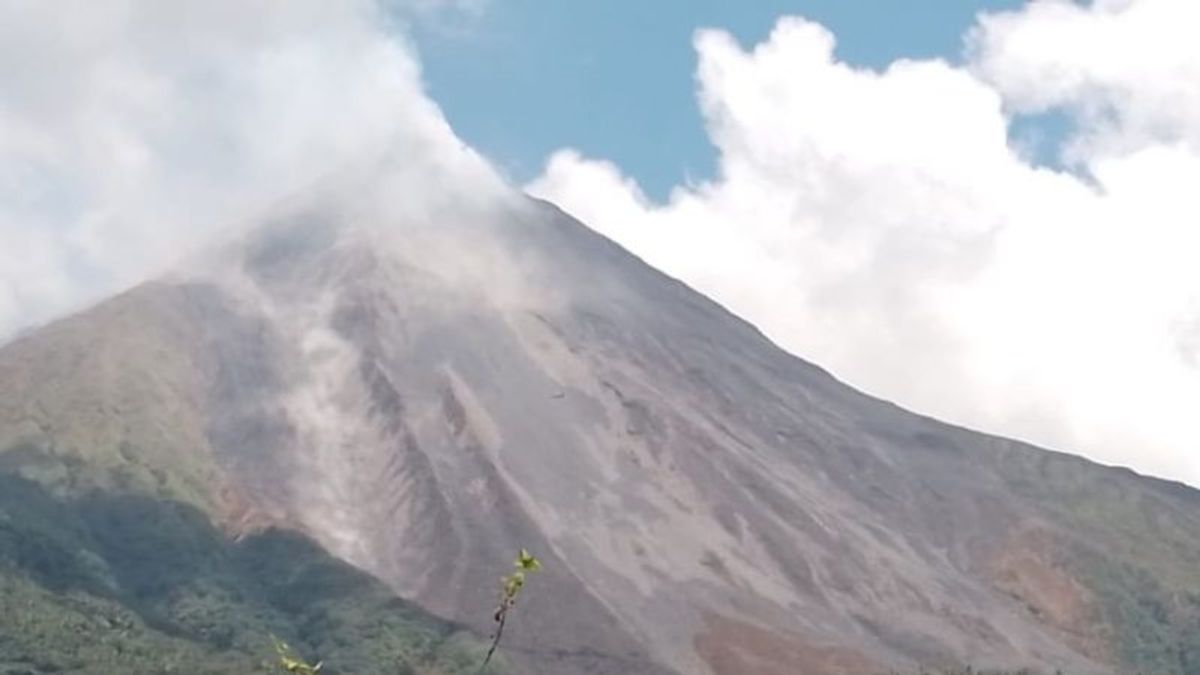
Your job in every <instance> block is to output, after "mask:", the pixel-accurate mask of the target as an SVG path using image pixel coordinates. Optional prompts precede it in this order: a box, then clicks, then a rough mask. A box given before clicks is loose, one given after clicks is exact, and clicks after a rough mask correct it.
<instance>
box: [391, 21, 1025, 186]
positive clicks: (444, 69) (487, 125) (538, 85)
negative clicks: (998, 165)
mask: <svg viewBox="0 0 1200 675" xmlns="http://www.w3.org/2000/svg"><path fill="white" fill-rule="evenodd" d="M1021 4H1022V3H1021V2H1019V1H1018V0H971V1H967V0H961V1H960V0H953V1H946V0H941V1H939V0H924V1H923V2H913V1H912V0H872V1H871V2H863V1H858V2H853V1H847V0H799V1H797V0H792V1H785V0H754V1H753V2H729V1H726V0H655V1H654V2H646V1H645V0H605V1H604V2H559V1H555V0H488V1H487V2H485V3H484V4H483V5H481V10H480V13H479V14H478V15H475V16H472V17H470V18H463V17H458V18H457V20H455V21H453V22H450V23H448V21H447V17H445V16H437V17H434V18H432V19H431V20H428V21H424V22H418V23H417V25H416V30H415V31H414V38H415V41H416V43H417V48H418V52H419V53H420V55H421V60H422V64H423V68H424V76H425V80H426V83H427V86H428V88H429V92H430V95H431V96H432V98H433V99H434V100H435V101H437V102H438V104H440V105H441V107H442V109H443V111H444V112H445V114H446V116H447V117H448V118H449V120H450V123H451V125H452V126H453V127H454V129H455V131H456V132H457V133H458V135H459V136H461V137H462V138H463V139H464V140H465V141H466V142H467V143H469V144H471V145H472V146H474V147H475V148H477V149H479V150H481V151H482V152H483V153H484V154H486V155H487V156H488V157H489V158H490V159H492V160H493V161H494V162H495V163H496V164H497V165H499V166H500V167H501V168H502V169H503V170H504V171H506V172H507V173H508V174H509V176H510V177H511V178H512V179H513V180H514V181H515V182H517V183H524V182H526V181H527V180H529V179H531V178H533V177H534V176H536V175H537V174H538V173H540V171H541V169H542V164H543V162H544V161H545V158H546V157H547V155H549V154H550V153H551V152H553V151H554V150H556V149H558V148H561V147H568V146H569V147H574V148H577V149H579V150H581V151H582V152H583V153H584V154H585V155H588V156H593V157H604V158H607V159H610V160H612V161H614V162H616V163H617V164H618V165H620V166H621V167H623V168H624V169H625V170H626V171H627V172H629V174H630V175H632V176H633V177H634V178H636V179H637V180H638V182H639V184H640V185H641V187H642V188H643V189H644V190H645V192H646V193H647V194H648V195H650V196H651V197H654V198H657V199H661V198H663V197H665V196H666V194H667V192H668V191H669V190H670V188H671V186H673V185H677V184H680V183H683V182H685V181H686V180H688V179H689V178H690V179H692V180H699V179H703V178H706V177H709V176H710V175H711V174H712V170H713V161H714V153H713V149H712V147H711V145H710V144H709V142H708V139H707V137H706V136H705V133H704V129H703V127H702V122H701V119H700V114H699V111H698V110H697V107H696V102H695V93H694V90H695V87H694V82H693V78H692V74H693V71H694V69H695V65H696V55H695V52H694V50H693V49H692V41H691V37H692V33H693V32H694V31H695V30H696V29H697V28H707V27H716V28H722V29H724V30H727V31H729V32H730V33H732V34H733V35H735V36H736V37H737V38H738V40H739V41H740V42H741V43H742V44H743V45H744V46H751V45H753V44H756V43H758V42H760V41H762V40H763V39H764V38H765V37H766V36H767V34H768V33H769V31H770V29H771V27H772V26H773V25H774V23H775V21H776V20H777V19H778V18H779V17H780V16H783V15H800V16H804V17H806V18H809V19H812V20H815V21H817V22H819V23H821V24H823V25H825V26H826V27H827V28H829V29H831V30H832V31H833V32H834V34H835V35H836V36H837V38H838V46H837V52H836V54H837V56H838V58H839V59H841V60H844V61H846V62H848V63H851V64H854V65H859V66H869V67H873V68H881V67H883V66H886V65H887V64H888V63H890V62H892V61H893V60H895V59H897V58H904V57H907V58H929V57H942V58H945V59H947V60H950V61H958V60H959V59H960V55H961V52H962V36H963V33H964V32H965V31H966V29H967V28H968V27H969V26H971V24H972V23H973V21H974V18H975V15H976V14H977V13H978V12H980V11H988V10H1001V9H1009V8H1015V7H1019V6H1020V5H1021ZM1032 135H1035V134H1031V136H1032Z"/></svg>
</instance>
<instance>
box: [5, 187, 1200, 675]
mask: <svg viewBox="0 0 1200 675" xmlns="http://www.w3.org/2000/svg"><path fill="white" fill-rule="evenodd" d="M389 214H390V212H389V211H388V210H387V209H386V208H385V209H382V210H381V209H380V208H379V207H378V205H377V204H373V205H372V206H371V207H370V208H366V207H363V208H357V207H347V206H345V204H344V203H342V202H338V203H337V204H336V205H335V206H331V205H329V204H326V203H323V202H321V201H320V200H313V201H312V202H311V203H303V204H293V205H291V206H289V207H288V208H286V209H282V210H281V212H280V213H279V214H277V217H274V218H273V219H271V220H269V222H267V223H266V224H265V225H262V226H260V227H258V228H256V229H254V230H253V231H251V232H249V233H248V234H246V235H244V236H243V237H241V238H239V239H237V240H235V241H232V242H228V243H227V244H225V245H223V246H220V247H218V248H216V249H214V250H212V251H210V252H208V253H207V254H205V255H204V256H202V257H201V259H200V260H201V262H200V263H199V264H197V265H196V266H194V268H191V269H189V271H185V272H180V273H179V274H177V275H174V276H172V277H170V278H167V279H163V280H160V281H156V282H153V283H150V284H146V285H143V286H141V287H139V288H137V289H135V290H133V291H131V292H129V293H126V294H124V295H122V296H119V297H117V298H115V299H113V300H111V301H109V302H107V303H105V304H103V305H101V306H98V307H96V308H94V309H92V310H90V311H89V312H86V313H84V314H82V315H79V316H76V317H73V318H70V319H67V320H65V321H63V322H60V323H58V324H55V325H53V326H50V327H47V328H46V329H43V330H41V331H39V332H35V333H32V334H30V335H28V336H26V337H24V338H22V339H21V340H18V341H17V342H15V343H13V344H10V345H8V346H7V347H5V348H4V349H3V350H0V453H2V454H0V462H6V464H5V466H7V467H9V468H11V469H13V470H19V471H22V472H24V473H26V474H30V475H35V476H37V477H39V479H40V480H43V481H45V482H48V483H50V484H55V485H65V484H68V483H72V482H79V481H81V480H85V478H81V477H80V476H86V480H87V481H90V482H92V483H94V484H95V485H98V486H100V487H102V488H104V489H131V490H143V491H145V490H151V491H158V492H167V493H171V494H176V495H183V496H185V497H186V498H187V499H189V500H190V501H192V502H194V503H197V504H198V505H201V506H203V507H204V508H205V509H207V510H208V512H209V513H211V514H212V515H213V517H214V518H215V519H217V520H218V521H219V522H221V523H222V524H223V525H224V526H225V528H226V530H227V531H229V532H230V533H231V535H237V534H238V533H243V532H248V531H251V530H255V529H259V528H262V527H265V526H267V525H275V526H285V527H290V528H294V529H297V530H300V531H302V532H304V533H306V534H308V535H310V536H312V537H313V538H315V539H316V540H317V541H319V542H320V543H321V544H322V545H323V546H324V547H325V548H326V549H328V550H329V551H330V552H333V553H334V554H336V555H337V556H339V557H341V558H343V559H344V560H346V561H348V562H350V563H352V564H354V565H356V566H358V567H360V568H362V569H364V570H367V571H369V572H370V573H372V574H374V575H375V576H377V577H378V578H380V579H382V580H384V581H385V582H387V583H388V584H389V585H390V586H391V587H392V588H394V589H395V591H396V592H397V593H398V594H400V595H402V596H404V597H406V598H411V599H414V600H416V601H417V602H419V603H420V604H421V605H423V606H424V607H425V608H427V609H429V610H432V611H433V612H435V613H437V614H439V615H441V616H443V617H446V618H449V619H452V620H455V621H459V622H463V623H466V624H468V625H471V626H473V627H475V628H477V629H479V630H481V631H486V630H488V629H489V625H490V621H491V609H492V607H493V605H494V601H495V597H494V593H495V590H496V586H497V579H498V576H499V575H501V574H503V573H504V572H505V571H506V566H507V565H508V564H509V561H510V560H511V557H512V554H513V553H514V552H515V550H516V549H518V548H521V547H525V548H528V549H530V550H532V551H534V552H536V553H537V554H538V555H539V556H540V557H541V558H542V559H543V561H544V564H545V571H544V572H542V573H540V574H539V575H538V576H537V577H536V578H534V579H533V580H532V581H531V584H530V587H529V589H528V591H527V594H526V597H524V598H523V599H522V604H521V605H520V606H519V608H518V610H517V614H516V615H515V620H514V622H513V625H512V626H511V627H510V631H511V632H510V633H508V634H507V635H506V648H505V649H506V652H507V653H508V654H509V655H510V657H511V658H512V659H513V660H514V661H515V662H517V663H519V664H520V665H521V667H522V668H523V669H524V670H525V672H530V673H544V674H546V675H550V674H552V673H553V674H556V675H559V674H568V675H569V674H571V673H612V674H617V673H664V674H665V673H713V674H715V675H775V674H780V675H782V674H784V673H819V674H824V673H870V672H881V671H883V672H886V671H892V670H905V669H914V670H915V669H916V668H918V667H920V666H941V665H956V664H967V663H970V664H973V665H975V666H981V667H1013V668H1015V667H1025V666H1030V667H1035V668H1039V669H1045V670H1048V671H1053V670H1054V669H1056V668H1061V669H1062V670H1064V671H1066V672H1072V673H1116V672H1128V671H1129V669H1130V668H1135V667H1136V668H1144V669H1146V670H1147V671H1148V672H1161V673H1193V672H1197V671H1196V670H1195V668H1196V667H1197V666H1196V664H1197V663H1200V600H1197V595H1196V593H1197V592H1198V591H1200V583H1197V581H1200V565H1197V564H1196V561H1200V494H1197V493H1196V492H1193V491H1191V490H1189V489H1187V488H1184V487H1182V486H1178V485H1173V484H1168V483H1164V482H1161V481H1155V480H1150V479H1145V478H1141V477H1138V476H1135V475H1133V474H1131V473H1129V472H1127V471H1121V470H1115V469H1108V468H1103V467H1099V466H1096V465H1092V464H1089V463H1087V462H1085V461H1083V460H1080V459H1076V458H1073V457H1069V456H1065V455H1059V454H1055V453H1050V452H1047V451H1042V450H1038V449H1035V448H1031V447H1027V446H1023V445H1021V444H1018V443H1014V442H1010V441H1005V440H1002V439H997V438H993V437H989V436H984V435H980V434H976V433H972V432H969V431H966V430H962V429H958V428H953V427H949V426H947V425H944V424H941V423H938V422H936V421H934V420H930V419H927V418H923V417H919V416H917V415H913V414H911V413H908V412H905V411H903V410H900V409H898V408H896V407H895V406H892V405H890V404H888V403H886V402H883V401H879V400H876V399H873V398H870V397H868V396H865V395H863V394H860V393H858V392H855V391H853V390H851V389H849V388H848V387H846V386H844V385H842V384H841V383H839V382H838V381H836V380H835V379H834V378H833V377H831V376H830V375H829V374H827V373H826V372H824V371H822V370H821V369H819V368H817V367H815V366H813V365H811V364H808V363H806V362H804V361H802V360H800V359H797V358H795V357H793V356H791V355H789V354H786V353H784V352H783V351H781V350H780V349H779V348H777V347H776V346H774V345H773V344H771V343H770V342H769V341H768V340H767V339H765V338H764V337H763V336H762V335H761V334H760V333H759V332H758V331H756V330H755V329H754V328H753V327H752V326H750V325H748V324H746V323H745V322H743V321H741V320H739V319H738V318H737V317H735V316H733V315H731V314H729V313H728V312H726V311H725V310H724V309H722V308H721V307H719V306H718V305H716V304H714V303H713V302H711V301H709V300H707V299H706V298H704V297H702V296H700V295H699V294H697V293H695V292H694V291H692V290H690V289H689V288H687V287H686V286H684V285H683V284H681V283H679V282H677V281H675V280H673V279H670V278H668V277H666V276H664V275H662V274H659V273H658V272H656V271H654V270H652V269H651V268H649V267H647V266H646V265H644V264H643V263H642V262H641V261H639V260H637V259H636V258H634V257H633V256H631V255H630V254H628V253H627V252H625V251H624V250H622V249H620V248H619V247H617V246H616V245H614V244H612V243H611V242H609V241H607V240H605V239H604V238H602V237H600V236H599V235H597V234H595V233H593V232H591V231H590V230H588V229H587V228H585V227H584V226H583V225H581V224H580V223H578V222H576V221H574V220H573V219H571V218H570V217H568V216H566V215H565V214H563V213H561V212H560V211H558V210H557V209H555V208H554V207H552V206H550V205H548V204H545V203H539V202H532V201H527V200H518V199H501V200H496V201H494V202H488V203H486V204H475V205H473V206H469V207H463V208H449V209H433V210H430V211H429V212H427V213H423V214H421V215H420V216H413V215H412V214H406V215H404V216H402V217H393V216H392V215H389ZM896 358H903V355H899V354H898V355H896ZM82 439H86V442H84V440H82ZM31 448H32V449H37V450H38V451H39V452H38V453H36V456H37V457H39V458H43V459H39V460H38V462H40V464H39V463H35V462H32V460H30V461H25V460H22V459H21V457H22V456H23V455H21V453H22V452H27V451H29V449H31ZM6 449H7V452H5V450H6ZM29 456H30V457H33V456H34V454H29ZM45 457H53V458H57V459H56V460H50V462H49V465H47V466H43V465H44V464H46V460H45V459H44V458H45ZM56 462H57V463H56ZM79 466H86V467H89V469H88V470H87V471H83V470H81V469H78V468H73V467H79ZM131 467H132V468H131ZM131 472H132V475H127V474H131ZM1189 668H1190V669H1191V670H1189Z"/></svg>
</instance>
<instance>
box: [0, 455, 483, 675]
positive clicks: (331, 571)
mask: <svg viewBox="0 0 1200 675" xmlns="http://www.w3.org/2000/svg"><path fill="white" fill-rule="evenodd" d="M0 598H2V599H3V611H0V675H41V674H43V673H67V672H69V673H73V674H76V675H111V674H113V673H122V674H130V675H140V674H143V673H144V674H147V675H149V674H159V673H186V674H187V675H208V674H212V675H217V674H218V673H220V674H222V675H224V674H228V673H239V674H251V673H270V672H279V669H278V667H279V664H278V660H277V658H276V655H275V654H273V653H272V644H273V642H272V636H274V635H278V636H280V638H281V639H282V640H286V641H287V643H288V644H289V645H291V648H290V649H293V648H294V650H295V652H294V654H295V656H294V658H297V659H311V660H312V661H316V660H318V659H319V660H322V661H323V662H324V666H323V668H322V669H321V673H322V674H323V675H327V674H332V675H338V674H339V673H341V674H349V673H353V674H355V675H383V674H384V673H386V674H387V675H406V674H407V675H455V674H460V673H461V674H465V673H473V672H476V668H477V664H479V663H480V660H481V659H482V658H483V655H484V653H485V648H486V645H485V644H484V643H482V642H480V641H479V640H478V639H477V638H475V637H474V636H472V635H470V634H468V633H466V632H465V631H463V630H461V629H460V628H459V627H457V626H454V625H452V624H449V623H447V622H444V621H441V620H438V619H436V618H434V617H432V616H430V615H428V614H426V613H424V612H423V611H421V610H420V609H419V608H417V607H415V606H414V605H412V604H410V603H407V602H404V601H402V600H399V599H397V598H396V597H395V596H394V595H393V594H392V593H391V592H390V591H389V590H388V589H387V588H386V587H384V586H383V585H382V584H381V583H379V582H378V581H376V580H374V579H373V578H371V577H370V576H368V575H366V574H364V573H362V572H360V571H358V570H356V569H355V568H353V567H351V566H349V565H346V564H345V563H342V562H340V561H338V560H336V559H334V558H332V557H331V556H329V555H328V554H326V553H324V552H323V551H322V550H321V549H320V548H319V547H318V546H316V545H315V544H314V543H313V542H311V541H309V540H307V539H305V538H304V537H301V536H299V535H296V534H294V533H289V532H282V531H274V530H272V531H267V532H263V533H261V534H257V535H253V536H249V537H246V538H244V539H242V540H240V541H237V542H234V541H230V540H229V539H228V538H226V537H225V536H224V535H223V534H222V533H221V532H219V531H217V530H216V529H215V528H214V527H213V526H212V525H211V524H210V523H209V520H208V519H207V517H206V516H205V515H204V514H203V513H202V512H200V511H199V510H197V509H196V508H194V507H192V506H189V505H186V504H183V503H180V502H174V501H168V500H162V499H155V498H149V497H142V496H135V495H128V494H124V495H122V494H114V493H109V492H105V493H101V492H89V493H86V494H80V495H76V496H74V497H65V496H55V495H52V494H50V493H48V492H47V491H46V490H45V489H44V488H43V487H42V486H41V485H39V484H37V483H34V482H31V481H29V480H26V479H24V478H21V477H18V476H15V475H11V474H5V473H2V472H0ZM289 653H290V652H289ZM500 665H502V664H500ZM491 667H492V668H498V665H493V666H491ZM488 672H497V673H499V672H502V671H501V670H499V669H497V670H489V671H488Z"/></svg>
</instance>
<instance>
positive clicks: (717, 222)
mask: <svg viewBox="0 0 1200 675" xmlns="http://www.w3.org/2000/svg"><path fill="white" fill-rule="evenodd" d="M1198 11H1200V5H1198V4H1197V3H1195V2H1194V1H1193V0H1178V1H1175V0H1134V1H1122V2H1117V1H1111V0H1110V1H1104V0H1100V1H1098V2H1096V3H1095V4H1094V5H1093V6H1090V7H1081V6H1079V5H1076V4H1073V3H1069V2H1054V1H1049V2H1035V3H1032V4H1031V5H1029V6H1027V7H1026V8H1024V9H1023V10H1021V11H1017V12H1012V13H1006V14H998V15H991V16H984V17H981V20H980V22H979V24H978V26H977V27H976V28H975V29H974V30H973V31H972V33H971V35H970V36H969V40H968V43H969V51H968V54H969V58H968V63H967V64H966V65H965V66H962V67H960V66H954V65H950V64H947V63H945V62H941V61H897V62H895V63H893V64H891V66H889V67H888V68H887V69H886V70H884V71H882V72H876V71H871V70H862V69H855V68H851V67H849V66H847V65H846V64H844V63H839V62H837V61H836V60H835V59H834V58H833V43H834V38H833V36H832V35H831V34H830V33H829V32H828V31H826V30H825V29H824V28H822V27H821V26H818V25H816V24H814V23H810V22H807V21H804V20H802V19H797V18H788V19H783V20H781V21H780V22H779V23H778V25H777V26H776V28H775V30H774V32H773V33H772V34H771V36H770V38H769V39H768V40H766V41H765V42H764V43H762V44H759V45H757V46H756V47H754V49H753V50H750V51H746V50H743V49H742V48H741V47H739V46H738V45H737V44H736V43H735V42H734V41H733V39H732V38H730V37H729V36H728V35H727V34H725V33H723V32H720V31H703V32H700V33H698V34H697V36H696V40H695V46H696V49H697V51H698V53H699V57H700V62H699V68H698V74H697V80H698V85H699V101H700V105H701V108H702V111H703V114H704V116H705V119H706V121H707V127H708V132H709V135H710V137H711V139H712V141H713V143H714V144H715V145H716V147H717V150H718V152H719V157H720V164H719V172H718V177H717V178H715V179H714V180H712V181H711V182H707V183H703V184H700V185H697V186H681V187H678V188H676V189H675V190H674V191H673V192H672V194H671V197H670V199H669V201H668V203H666V204H655V203H652V202H650V201H649V200H647V198H646V197H645V196H644V195H643V194H642V193H641V192H640V191H639V190H638V187H637V185H636V184H635V183H634V182H633V181H632V180H631V179H629V178H627V177H626V176H625V175H624V174H623V173H622V172H621V170H620V169H619V168H618V167H616V166H613V165H612V164H609V163H606V162H601V161H596V160H591V159H587V158H583V157H581V156H580V155H579V154H578V153H576V152H574V151H571V150H564V151H560V152H558V153H556V154H555V155H554V156H552V157H551V158H550V160H549V161H548V163H547V166H546V169H545V172H544V174H543V175H542V176H541V177H540V178H538V179H537V180H536V181H534V182H533V183H531V184H530V185H529V186H527V189H528V190H529V191H530V192H531V193H534V194H537V195H539V196H543V197H546V198H548V199H551V200H554V201H556V202H558V203H559V204H561V205H562V206H563V207H564V208H566V209H567V210H568V211H571V212H573V213H574V214H576V215H577V216H579V217H580V218H581V219H582V220H584V221H585V222H587V223H589V224H590V225H592V226H593V227H595V228H597V229H598V230H599V231H601V232H603V233H605V234H607V235H609V236H611V237H612V238H614V239H616V240H617V241H618V242H620V243H622V244H624V245H625V246H627V247H628V248H630V249H631V250H633V251H634V252H635V253H637V254H639V255H641V256H642V257H643V258H645V259H646V260H647V261H649V262H650V263H651V264H654V265H656V266H658V267H660V268H662V269H664V270H666V271H667V272H669V273H672V274H674V275H676V276H678V277H680V278H682V279H684V280H685V281H688V282H689V283H691V284H692V285H694V286H696V287H698V288H699V289H700V290H702V291H704V292H706V293H708V294H709V295H711V296H713V297H715V298H716V299H718V300H719V301H721V302H723V303H725V304H726V305H728V306H729V307H731V308H732V309H733V310H735V311H737V312H738V313H740V314H742V315H743V316H746V317H747V318H749V319H750V320H752V321H754V322H755V323H756V324H758V325H759V326H761V327H762V328H763V329H764V330H765V331H766V332H767V333H768V334H770V335H771V336H773V337H774V338H775V339H776V340H778V341H779V342H780V343H781V344H782V345H784V346H785V347H787V348H789V349H790V350H792V351H794V352H796V353H798V354H800V355H803V356H805V357H807V358H811V359H813V360H814V361H816V362H818V363H821V364H823V365H825V366H827V367H830V368H831V369H832V370H833V371H834V372H836V373H837V374H838V375H839V376H842V377H844V378H845V379H847V380H848V381H849V382H851V383H852V384H854V385H856V386H860V387H862V388H864V389H866V390H868V391H871V392H874V393H877V394H880V395H883V396H885V397H888V398H892V399H895V400H897V401H899V402H901V403H902V404H905V405H907V406H908V407H911V408H915V409H917V410H920V411H923V412H928V413H932V414H935V415H938V416H941V417H943V418H947V419H950V420H954V421H958V422H962V423H966V424H970V425H972V426H975V427H979V428H983V429H987V430H991V431H996V432H1000V433H1004V434H1007V435H1015V436H1018V437H1023V438H1027V439H1030V440H1033V441H1036V442H1039V443H1042V444H1046V445H1050V446H1055V447H1060V448H1064V449H1067V448H1069V449H1073V450H1076V451H1081V452H1084V453H1085V454H1088V455H1090V456H1091V457H1094V458H1096V459H1099V460H1102V461H1107V462H1113V463H1121V464H1126V465H1131V466H1134V467H1136V468H1138V469H1141V470H1143V471H1147V472H1151V473H1155V474H1159V475H1164V476H1169V477H1174V478H1178V479H1184V480H1188V481H1190V482H1192V483H1194V484H1200V415H1197V414H1196V412H1195V405H1196V402H1197V401H1200V368H1198V367H1197V365H1196V364H1197V361H1198V360H1200V359H1198V357H1197V342H1198V341H1200V340H1198V338H1197V334H1198V333H1200V329H1197V326H1200V271H1198V270H1200V266H1198V265H1197V264H1196V263H1195V259H1196V256H1197V252H1198V251H1200V191H1197V190H1196V189H1195V178H1194V177H1195V176H1200V142H1198V140H1200V48H1197V47H1196V46H1195V42H1194V40H1193V39H1192V36H1191V35H1190V34H1189V30H1188V28H1189V27H1191V26H1195V25H1198V24H1200V21H1197V19H1198V18H1200V17H1198V16H1197V13H1198ZM1050 110H1056V111H1062V112H1065V113H1067V114H1068V115H1069V116H1070V117H1071V118H1073V119H1075V120H1076V121H1077V123H1078V124H1077V126H1078V129H1077V133H1075V134H1074V136H1073V138H1072V139H1071V141H1070V142H1069V143H1068V146H1069V147H1068V149H1067V151H1068V152H1069V153H1070V154H1071V157H1070V159H1071V160H1072V161H1073V162H1074V163H1075V164H1074V166H1075V167H1077V168H1078V171H1077V172H1076V173H1077V174H1078V175H1076V174H1073V173H1066V172H1058V171H1053V170H1049V169H1045V168H1039V167H1037V166H1034V165H1032V164H1030V163H1029V162H1028V161H1027V160H1026V159H1024V158H1023V157H1022V156H1021V155H1020V154H1019V153H1018V152H1017V151H1016V150H1014V148H1013V147H1011V146H1010V143H1009V141H1008V138H1007V134H1008V128H1009V125H1010V123H1011V122H1012V119H1013V116H1014V115H1016V114H1027V113H1037V112H1045V111H1050ZM1081 175H1086V176H1087V178H1086V179H1085V178H1081V177H1080V176H1081Z"/></svg>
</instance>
